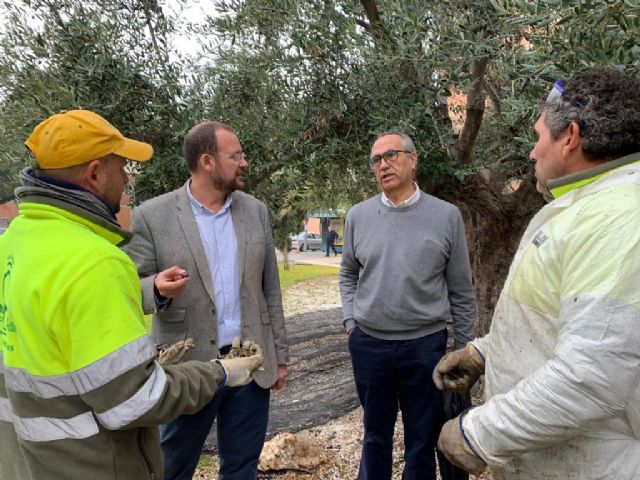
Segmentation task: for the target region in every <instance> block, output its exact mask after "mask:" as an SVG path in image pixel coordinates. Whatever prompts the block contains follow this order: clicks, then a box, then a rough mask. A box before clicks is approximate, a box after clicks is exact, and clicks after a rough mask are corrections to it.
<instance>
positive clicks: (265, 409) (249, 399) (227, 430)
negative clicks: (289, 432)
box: [160, 382, 269, 480]
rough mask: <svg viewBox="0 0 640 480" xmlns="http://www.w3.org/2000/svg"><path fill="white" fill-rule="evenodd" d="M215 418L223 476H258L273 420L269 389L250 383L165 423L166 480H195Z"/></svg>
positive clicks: (222, 479) (228, 479)
mask: <svg viewBox="0 0 640 480" xmlns="http://www.w3.org/2000/svg"><path fill="white" fill-rule="evenodd" d="M216 417H217V420H218V431H217V433H218V435H217V438H218V453H219V455H220V473H219V474H218V478H219V480H255V479H256V478H257V468H258V459H259V457H260V452H261V451H262V445H263V443H264V438H265V435H266V432H267V421H268V419H269V390H268V389H264V388H261V387H260V386H258V385H257V384H256V383H255V382H251V383H250V384H249V385H246V386H244V387H222V388H221V389H220V390H218V392H217V393H216V394H215V396H214V397H213V399H212V400H211V401H210V402H209V403H208V404H207V405H205V407H204V408H203V409H202V410H200V411H199V412H197V413H195V414H193V415H182V416H180V417H178V418H177V419H175V420H174V421H173V422H171V423H169V424H167V425H162V426H161V427H160V442H161V446H162V456H163V459H164V480H191V478H192V477H193V473H194V471H195V469H196V466H197V465H198V459H199V458H200V452H201V451H202V446H203V445H204V442H205V440H206V438H207V435H208V434H209V431H210V430H211V426H212V424H213V420H214V419H215V418H216Z"/></svg>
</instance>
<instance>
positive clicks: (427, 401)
mask: <svg viewBox="0 0 640 480" xmlns="http://www.w3.org/2000/svg"><path fill="white" fill-rule="evenodd" d="M446 343H447V332H446V330H442V331H440V332H437V333H434V334H432V335H427V336H424V337H421V338H417V339H415V340H380V339H378V338H374V337H372V336H370V335H367V334H366V333H364V332H363V331H362V330H360V329H359V328H356V329H354V330H353V332H352V333H351V335H350V336H349V351H350V352H351V360H352V362H353V375H354V378H355V382H356V388H357V391H358V396H359V398H360V403H361V404H362V407H363V409H364V439H363V443H362V458H361V460H360V471H359V472H358V480H390V479H391V466H392V458H391V457H392V452H393V430H394V427H395V423H396V418H397V414H398V406H399V407H400V410H401V411H402V423H403V426H404V460H405V467H404V472H403V474H402V478H403V479H404V480H435V478H436V463H435V447H436V442H437V439H438V434H439V431H440V427H441V425H442V395H441V392H440V391H439V390H438V389H436V387H435V385H434V384H433V380H432V379H431V374H432V372H433V369H434V368H435V366H436V363H438V361H439V360H440V358H442V356H443V355H444V353H445V348H446Z"/></svg>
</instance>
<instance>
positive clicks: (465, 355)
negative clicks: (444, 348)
mask: <svg viewBox="0 0 640 480" xmlns="http://www.w3.org/2000/svg"><path fill="white" fill-rule="evenodd" d="M483 373H484V358H482V355H480V352H479V351H478V350H476V348H475V347H474V346H473V345H471V344H470V343H468V344H467V346H466V347H464V348H461V349H460V350H454V351H453V352H449V353H447V354H446V355H445V356H444V357H442V358H441V359H440V361H439V362H438V364H437V365H436V368H434V369H433V383H435V385H436V387H437V388H438V389H439V390H445V389H446V390H452V391H454V392H456V393H458V394H460V395H463V394H465V393H467V392H468V391H469V389H470V388H471V387H472V386H473V384H474V383H476V381H477V380H478V378H480V375H482V374H483Z"/></svg>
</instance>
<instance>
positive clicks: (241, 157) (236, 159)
mask: <svg viewBox="0 0 640 480" xmlns="http://www.w3.org/2000/svg"><path fill="white" fill-rule="evenodd" d="M229 158H231V160H233V161H234V162H236V163H240V162H241V161H242V160H244V152H240V153H234V154H233V155H231V156H230V157H229Z"/></svg>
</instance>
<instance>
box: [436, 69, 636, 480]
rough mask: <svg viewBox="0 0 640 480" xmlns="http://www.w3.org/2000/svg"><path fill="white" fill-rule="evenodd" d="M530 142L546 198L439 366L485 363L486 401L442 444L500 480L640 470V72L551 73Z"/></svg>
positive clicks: (472, 374) (441, 382)
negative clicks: (483, 312)
mask: <svg viewBox="0 0 640 480" xmlns="http://www.w3.org/2000/svg"><path fill="white" fill-rule="evenodd" d="M535 132H536V135H537V137H538V140H537V143H536V145H535V147H534V149H533V150H532V152H531V159H532V160H533V161H534V162H536V178H537V180H538V189H539V190H540V191H541V192H542V193H543V194H545V196H548V197H549V199H550V200H552V201H551V202H550V203H549V204H548V205H546V206H545V207H544V208H543V209H542V210H540V212H538V214H537V215H536V216H535V217H534V218H533V219H532V220H531V223H530V224H529V226H528V228H527V230H526V232H525V233H524V236H523V238H522V240H521V242H520V246H519V248H518V251H517V252H516V255H515V258H514V260H513V263H512V264H511V268H510V271H509V275H508V277H507V280H506V282H505V285H504V288H503V290H502V293H501V295H500V299H499V301H498V304H497V306H496V309H495V313H494V317H493V322H492V325H491V331H490V332H489V334H488V335H486V336H485V337H483V338H479V339H476V340H475V341H473V342H472V343H471V344H469V345H467V346H466V347H465V348H464V349H462V350H458V351H455V352H452V353H451V354H449V355H447V356H445V357H444V358H443V359H442V360H441V361H440V363H439V364H438V365H437V366H436V369H435V371H434V381H435V382H436V385H437V386H438V387H439V388H440V389H444V388H447V389H450V390H456V391H458V392H463V391H466V390H468V388H470V386H471V385H473V383H474V382H475V381H476V380H477V378H478V377H479V376H480V375H481V374H484V375H485V384H486V386H485V395H486V399H487V400H486V402H485V403H484V405H482V406H480V407H477V408H474V409H472V410H470V411H468V412H467V413H466V414H463V415H461V416H460V417H458V418H455V419H453V420H450V421H449V422H447V423H446V424H445V426H444V427H443V429H442V432H441V434H440V438H439V441H438V447H439V448H440V450H442V451H443V452H444V453H445V455H446V456H447V458H449V459H450V460H451V461H452V462H453V463H455V464H457V465H459V466H461V467H463V468H465V469H466V470H467V471H469V472H471V473H478V472H480V471H481V470H482V469H483V468H484V467H485V466H486V465H489V466H490V467H491V470H492V471H493V478H494V479H495V480H497V479H509V480H523V479H526V480H533V479H540V480H542V479H544V480H553V479H562V480H574V479H575V480H578V479H580V480H595V479H616V480H627V479H629V480H631V479H640V386H639V385H640V81H639V80H638V79H637V78H634V77H631V76H629V75H625V74H622V73H620V72H618V71H615V70H591V71H588V72H586V73H584V74H581V75H577V76H575V77H574V78H572V79H571V80H569V81H567V82H566V83H565V82H562V81H559V82H556V84H555V85H554V87H553V89H552V91H551V93H550V94H549V96H548V97H547V99H546V100H545V101H544V102H542V105H541V115H540V118H539V119H538V121H537V122H536V125H535Z"/></svg>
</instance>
